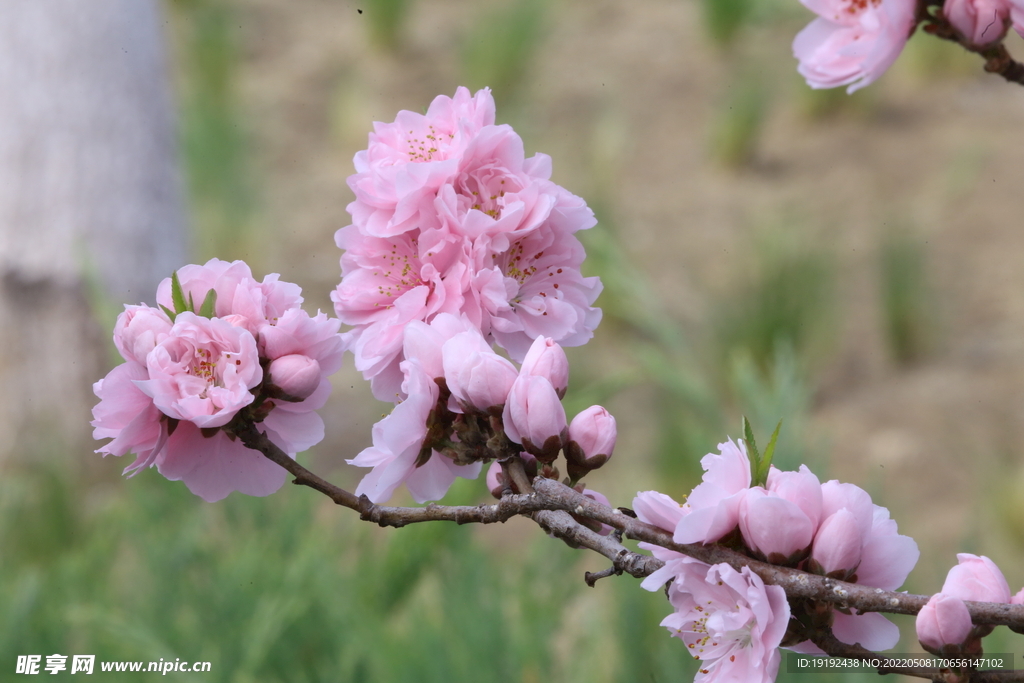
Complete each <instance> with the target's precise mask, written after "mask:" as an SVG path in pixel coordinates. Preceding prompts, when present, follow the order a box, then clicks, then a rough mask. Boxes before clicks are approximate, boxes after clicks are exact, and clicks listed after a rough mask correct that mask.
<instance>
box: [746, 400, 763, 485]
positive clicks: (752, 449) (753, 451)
mask: <svg viewBox="0 0 1024 683" xmlns="http://www.w3.org/2000/svg"><path fill="white" fill-rule="evenodd" d="M743 442H744V443H746V444H747V457H748V458H750V478H751V480H752V481H751V486H757V473H758V472H760V471H761V454H760V453H759V452H758V450H757V442H756V441H754V430H753V429H751V428H750V422H749V421H748V420H747V416H746V415H744V416H743Z"/></svg>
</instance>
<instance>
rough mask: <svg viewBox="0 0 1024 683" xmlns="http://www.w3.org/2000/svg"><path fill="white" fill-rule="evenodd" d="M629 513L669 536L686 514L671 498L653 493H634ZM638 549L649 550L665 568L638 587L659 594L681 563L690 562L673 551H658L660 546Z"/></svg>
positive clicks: (642, 543)
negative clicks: (634, 514) (631, 512)
mask: <svg viewBox="0 0 1024 683" xmlns="http://www.w3.org/2000/svg"><path fill="white" fill-rule="evenodd" d="M633 511H634V512H636V516H637V519H639V520H640V521H641V522H646V523H647V524H653V525H654V526H656V527H658V528H660V529H664V530H665V531H667V532H669V533H672V532H674V531H675V528H676V525H677V524H678V523H679V520H681V519H682V518H683V517H684V516H685V515H686V514H687V512H688V510H687V508H685V507H684V506H682V505H680V504H679V503H677V502H676V501H675V500H673V499H672V498H671V497H669V496H667V495H665V494H664V493H658V492H657V491H641V492H640V493H637V494H636V498H634V499H633ZM639 546H640V548H642V549H643V550H649V551H650V552H651V554H652V555H654V556H655V557H656V558H658V559H659V560H661V561H663V562H664V563H665V566H663V567H662V568H661V569H658V570H657V571H655V572H654V573H653V574H651V575H650V576H648V577H647V578H645V579H644V580H643V583H641V584H640V587H641V588H644V589H645V590H649V591H656V590H659V589H660V588H661V587H662V586H664V585H665V583H666V582H668V581H670V580H672V578H674V577H675V576H676V574H678V573H679V572H680V571H682V567H681V565H680V563H681V562H688V561H690V558H689V557H688V556H686V555H683V554H682V553H678V552H676V551H674V550H668V549H666V548H662V547H661V546H660V545H654V544H653V543H644V542H641V543H640V544H639Z"/></svg>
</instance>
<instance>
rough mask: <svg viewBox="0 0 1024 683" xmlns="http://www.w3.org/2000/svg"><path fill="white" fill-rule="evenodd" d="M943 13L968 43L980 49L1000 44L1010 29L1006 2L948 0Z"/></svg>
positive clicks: (1004, 0) (998, 0)
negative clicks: (984, 46)
mask: <svg viewBox="0 0 1024 683" xmlns="http://www.w3.org/2000/svg"><path fill="white" fill-rule="evenodd" d="M942 13H943V14H944V15H945V17H946V18H947V19H949V23H950V24H952V25H953V28H955V29H956V30H957V31H959V32H960V34H961V35H962V36H963V37H964V38H966V39H967V41H968V42H970V43H972V44H974V45H977V46H979V47H980V46H983V45H991V44H992V43H997V42H999V41H1000V40H1002V39H1003V38H1004V37H1005V36H1006V30H1007V29H1008V28H1009V27H1010V4H1009V3H1008V2H1006V0H946V2H945V4H944V5H943V6H942Z"/></svg>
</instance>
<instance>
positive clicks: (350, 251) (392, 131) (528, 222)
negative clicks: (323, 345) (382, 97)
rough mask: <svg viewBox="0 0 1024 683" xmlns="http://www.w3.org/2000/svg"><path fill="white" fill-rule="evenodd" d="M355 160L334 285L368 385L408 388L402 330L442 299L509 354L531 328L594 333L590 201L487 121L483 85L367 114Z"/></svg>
mask: <svg viewBox="0 0 1024 683" xmlns="http://www.w3.org/2000/svg"><path fill="white" fill-rule="evenodd" d="M355 167H356V173H355V174H354V175H352V176H350V177H349V179H348V184H349V186H350V187H351V188H352V190H353V191H354V192H355V195H356V199H355V201H353V202H352V203H351V204H349V206H348V211H349V213H350V214H351V216H352V224H351V225H349V226H347V227H344V228H342V229H340V230H339V231H338V232H337V235H336V242H337V244H338V246H339V247H340V248H342V249H344V250H345V253H344V254H343V256H342V258H341V268H342V280H341V284H339V285H338V287H337V289H336V290H335V291H334V292H333V293H332V299H333V300H334V306H335V310H336V311H337V314H338V317H339V318H340V319H341V321H342V322H343V323H345V324H347V325H351V326H353V327H352V329H351V330H349V331H348V332H346V333H345V335H346V344H347V348H349V349H350V350H351V351H352V352H353V354H354V355H355V366H356V369H358V370H359V371H361V372H362V373H363V375H364V377H366V378H367V379H369V380H371V381H372V388H373V392H374V395H375V396H376V397H377V398H379V399H381V400H386V401H391V400H394V399H395V397H396V395H397V394H399V393H406V394H407V393H408V392H401V385H402V384H403V383H405V382H407V381H408V379H407V377H406V373H405V372H403V370H402V368H401V363H402V361H403V360H404V359H405V358H406V356H405V355H404V351H403V350H404V347H405V341H404V331H405V329H406V327H407V326H408V325H409V324H410V323H413V322H423V323H429V322H430V321H432V320H433V319H434V318H435V317H436V316H437V315H439V314H441V313H448V314H452V315H455V316H465V317H466V318H467V319H468V320H469V321H470V323H471V324H472V325H473V326H474V327H475V328H477V329H478V330H480V332H481V333H482V334H483V337H484V339H485V340H486V341H487V342H488V343H496V344H497V345H499V346H500V347H502V348H504V349H505V350H506V351H507V352H508V353H509V354H510V355H511V357H512V358H513V359H515V360H517V361H520V360H522V359H523V357H524V355H525V353H526V351H527V350H528V349H529V348H530V344H531V343H532V342H533V340H534V339H536V338H538V337H541V336H544V337H549V338H551V339H553V340H555V341H556V342H558V343H559V344H562V345H564V346H578V345H580V344H583V343H585V342H586V341H587V340H588V339H590V337H591V336H593V331H594V329H595V328H596V327H597V325H598V323H599V322H600V319H601V311H600V309H597V308H593V307H592V304H593V303H594V300H595V299H596V298H597V295H598V294H599V293H600V291H601V283H600V280H599V279H598V278H596V277H583V276H582V274H581V273H580V265H581V264H582V262H583V258H584V255H585V254H584V250H583V247H582V245H581V244H580V242H579V240H578V239H577V238H576V236H575V234H574V233H576V232H577V231H578V230H584V229H587V228H590V227H593V226H594V225H595V222H596V221H595V219H594V214H593V212H592V211H591V210H590V209H589V208H588V207H587V205H586V203H584V201H583V200H582V199H580V198H579V197H577V196H575V195H573V194H571V193H569V192H568V191H567V190H565V189H564V188H562V187H560V186H558V185H556V184H555V183H553V182H551V180H550V177H551V159H550V157H548V156H546V155H543V154H537V155H534V156H532V157H530V158H526V156H525V153H524V148H523V141H522V140H521V139H520V137H519V136H518V135H517V134H516V133H515V131H513V130H512V128H511V127H509V126H507V125H495V123H494V100H493V98H492V97H491V93H490V91H489V90H486V89H485V90H481V91H479V92H477V93H476V94H475V95H470V92H469V91H468V90H467V89H466V88H459V89H458V90H457V91H456V93H455V97H454V98H449V97H445V96H440V97H438V98H436V99H435V100H434V101H433V103H431V105H430V108H429V109H428V110H427V112H426V114H417V113H413V112H409V111H402V112H399V114H398V116H397V117H396V119H395V121H394V122H392V123H375V124H374V132H373V133H371V134H370V140H369V146H368V147H367V149H366V150H364V151H361V152H359V153H358V154H356V156H355Z"/></svg>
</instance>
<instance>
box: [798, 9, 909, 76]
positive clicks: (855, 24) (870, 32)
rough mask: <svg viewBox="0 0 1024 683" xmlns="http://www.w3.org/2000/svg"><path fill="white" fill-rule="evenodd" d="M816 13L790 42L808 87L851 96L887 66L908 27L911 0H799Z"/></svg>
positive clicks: (906, 37) (896, 55) (897, 51)
mask: <svg viewBox="0 0 1024 683" xmlns="http://www.w3.org/2000/svg"><path fill="white" fill-rule="evenodd" d="M803 3H804V5H806V6H807V7H808V8H809V9H810V10H812V11H813V12H815V13H816V14H818V15H819V18H818V19H815V20H814V21H812V22H811V23H810V24H808V25H807V27H806V28H804V30H803V31H801V32H800V33H799V34H797V36H796V38H795V39H794V40H793V55H794V56H795V57H796V58H797V60H799V62H800V64H799V66H798V67H797V71H799V72H800V75H802V76H803V77H804V78H805V79H807V84H808V85H810V86H811V87H812V88H835V87H838V86H841V85H847V86H849V87H848V88H847V92H849V93H852V92H854V91H855V90H859V89H860V88H863V87H864V86H866V85H869V84H871V83H872V82H874V81H875V80H876V79H877V78H878V77H879V76H881V75H882V74H883V73H884V72H885V70H886V69H888V68H889V67H890V66H892V64H893V62H895V61H896V58H897V57H899V55H900V52H902V51H903V46H904V45H906V42H907V39H908V38H910V33H911V31H912V30H913V28H914V25H915V19H914V16H915V15H914V12H915V0H803Z"/></svg>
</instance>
